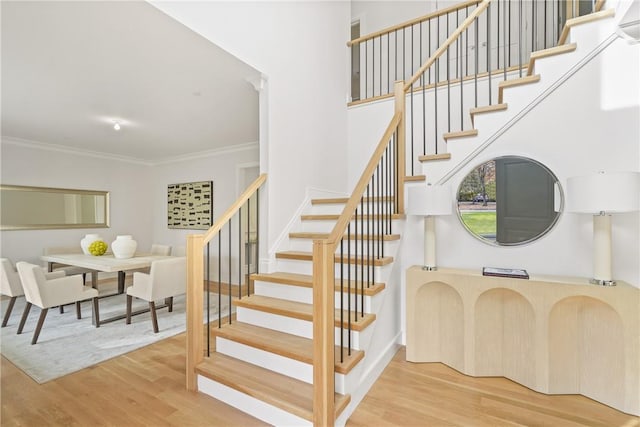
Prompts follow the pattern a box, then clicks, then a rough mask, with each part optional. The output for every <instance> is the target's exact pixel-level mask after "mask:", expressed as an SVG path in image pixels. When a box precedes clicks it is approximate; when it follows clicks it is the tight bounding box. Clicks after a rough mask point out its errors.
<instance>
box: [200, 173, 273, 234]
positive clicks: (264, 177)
mask: <svg viewBox="0 0 640 427" xmlns="http://www.w3.org/2000/svg"><path fill="white" fill-rule="evenodd" d="M266 180H267V174H266V173H263V174H262V175H260V176H259V177H258V178H256V180H255V181H253V182H252V183H251V185H249V186H248V187H247V189H246V190H244V192H243V193H242V194H241V195H240V197H238V199H237V200H236V201H235V202H234V203H233V204H232V205H231V206H229V209H227V211H226V212H225V213H224V214H223V215H222V216H221V217H220V218H218V220H217V221H216V222H215V224H213V225H212V226H211V228H209V229H208V230H207V231H206V232H205V233H204V243H205V244H206V243H207V242H209V241H210V240H211V239H213V236H215V235H216V234H217V233H218V231H220V230H221V229H222V227H223V226H224V225H225V224H226V223H227V222H228V221H229V220H230V219H231V218H232V217H233V215H235V213H236V212H237V211H238V209H240V207H241V206H242V205H243V204H244V202H246V201H247V200H249V198H250V197H251V196H252V195H253V193H255V192H256V190H257V189H258V188H260V186H262V184H264V182H265V181H266Z"/></svg>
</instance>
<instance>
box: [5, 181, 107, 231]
mask: <svg viewBox="0 0 640 427" xmlns="http://www.w3.org/2000/svg"><path fill="white" fill-rule="evenodd" d="M106 227H109V192H107V191H94V190H73V189H68V188H47V187H25V186H19V185H0V230H37V229H55V228H106Z"/></svg>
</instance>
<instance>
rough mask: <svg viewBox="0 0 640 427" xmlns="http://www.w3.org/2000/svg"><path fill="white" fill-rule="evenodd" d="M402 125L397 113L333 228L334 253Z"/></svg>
mask: <svg viewBox="0 0 640 427" xmlns="http://www.w3.org/2000/svg"><path fill="white" fill-rule="evenodd" d="M400 123H402V117H401V115H400V114H398V113H396V114H395V115H394V116H393V118H392V119H391V122H390V123H389V126H387V130H386V131H385V132H384V135H382V138H381V139H380V142H379V143H378V146H377V148H376V150H375V151H374V152H373V155H372V156H371V159H369V163H368V164H367V167H366V168H365V169H364V172H362V175H361V176H360V180H358V183H357V184H356V187H355V188H354V189H353V192H352V193H351V197H350V198H349V201H348V202H347V204H346V205H345V207H344V210H343V211H342V215H340V217H339V219H338V221H337V223H336V225H335V227H333V231H332V232H331V235H330V236H329V242H331V244H332V245H333V246H334V248H333V251H335V246H336V245H337V244H338V240H339V239H340V238H341V237H342V235H343V234H344V230H345V229H346V228H347V225H348V224H349V222H350V221H351V218H352V216H353V213H354V212H355V211H356V208H357V207H358V203H360V198H361V197H362V195H363V194H364V191H365V190H366V188H367V185H368V184H369V179H370V178H371V176H372V175H373V172H374V171H375V169H376V167H377V166H378V162H379V161H380V159H381V158H382V155H383V154H384V152H385V150H386V149H387V145H388V143H389V140H390V139H391V135H393V133H394V132H395V131H396V129H397V128H398V126H399V124H400ZM333 251H331V252H333Z"/></svg>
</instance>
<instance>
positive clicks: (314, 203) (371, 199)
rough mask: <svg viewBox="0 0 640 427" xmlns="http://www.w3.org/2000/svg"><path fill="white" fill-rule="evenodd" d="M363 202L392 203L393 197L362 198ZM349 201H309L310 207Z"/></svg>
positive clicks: (336, 198)
mask: <svg viewBox="0 0 640 427" xmlns="http://www.w3.org/2000/svg"><path fill="white" fill-rule="evenodd" d="M363 200H364V201H365V202H369V201H371V202H393V200H394V198H393V197H388V196H382V197H377V196H376V197H364V198H363ZM348 201H349V197H335V198H331V199H311V204H312V205H344V204H345V203H347V202H348Z"/></svg>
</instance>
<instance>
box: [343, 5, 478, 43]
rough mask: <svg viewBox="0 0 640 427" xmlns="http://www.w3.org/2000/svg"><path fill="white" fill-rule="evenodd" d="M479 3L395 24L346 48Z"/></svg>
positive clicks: (354, 41) (446, 9)
mask: <svg viewBox="0 0 640 427" xmlns="http://www.w3.org/2000/svg"><path fill="white" fill-rule="evenodd" d="M481 1H482V0H471V1H466V2H463V3H460V4H456V5H453V6H449V7H447V8H445V9H440V10H438V11H436V12H432V13H428V14H426V15H423V16H420V17H418V18H414V19H411V20H409V21H405V22H403V23H401V24H396V25H394V26H392V27H388V28H384V29H382V30H380V31H376V32H375V33H371V34H367V35H365V36H362V37H358V38H357V39H353V40H349V41H348V42H347V46H348V47H351V46H352V45H354V44H358V43H362V42H364V41H367V40H371V39H374V38H376V37H379V36H382V35H385V34H388V33H391V32H393V31H397V30H401V29H403V28H407V27H410V26H412V25H415V24H419V23H420V22H424V21H428V20H429V19H433V18H437V17H438V16H442V15H447V14H448V13H451V12H455V11H457V10H460V9H465V8H467V7H469V6H474V5H476V4H478V3H480V2H481Z"/></svg>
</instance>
